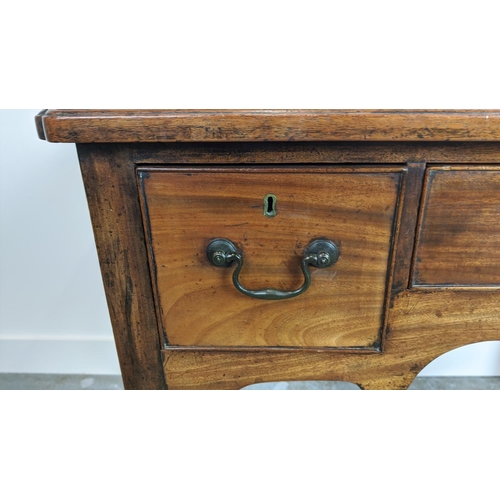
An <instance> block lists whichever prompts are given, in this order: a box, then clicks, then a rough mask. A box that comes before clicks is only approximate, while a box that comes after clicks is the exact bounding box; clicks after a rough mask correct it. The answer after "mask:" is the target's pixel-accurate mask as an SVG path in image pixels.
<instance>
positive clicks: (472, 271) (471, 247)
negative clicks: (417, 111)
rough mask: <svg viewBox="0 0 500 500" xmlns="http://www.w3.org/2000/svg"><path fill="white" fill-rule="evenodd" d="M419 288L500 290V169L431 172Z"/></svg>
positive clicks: (415, 282) (420, 251) (418, 258)
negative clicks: (495, 288) (476, 286)
mask: <svg viewBox="0 0 500 500" xmlns="http://www.w3.org/2000/svg"><path fill="white" fill-rule="evenodd" d="M413 285H414V286H428V285H429V286H453V285H454V286H474V285H490V286H500V167H487V166H484V167H481V166H477V165H475V166H471V167H436V168H431V169H429V170H428V173H427V179H426V194H425V202H424V206H423V212H422V221H421V224H420V234H419V239H418V246H417V252H416V260H415V271H414V276H413Z"/></svg>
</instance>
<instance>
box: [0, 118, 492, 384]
mask: <svg viewBox="0 0 500 500" xmlns="http://www.w3.org/2000/svg"><path fill="white" fill-rule="evenodd" d="M38 111H39V110H0V372H31V373H88V374H118V373H120V370H119V366H118V360H117V357H116V350H115V347H114V342H113V336H112V332H111V325H110V322H109V317H108V312H107V307H106V300H105V297H104V290H103V286H102V281H101V276H100V272H99V264H98V260H97V253H96V250H95V245H94V238H93V234H92V228H91V224H90V218H89V213H88V209H87V201H86V199H85V193H84V189H83V183H82V180H81V177H80V170H79V166H78V158H77V155H76V148H75V146H74V144H51V143H47V142H45V141H41V140H39V139H38V137H37V134H36V129H35V123H34V116H35V115H36V113H38ZM422 375H450V376H451V375H484V376H493V375H500V343H496V342H495V343H493V342H487V343H482V344H476V345H473V346H467V347H463V348H461V349H458V350H456V351H454V352H452V353H448V354H446V355H445V356H443V357H441V358H439V359H438V360H436V361H435V362H433V363H431V364H430V365H429V366H428V367H427V368H426V369H425V370H424V371H423V372H422Z"/></svg>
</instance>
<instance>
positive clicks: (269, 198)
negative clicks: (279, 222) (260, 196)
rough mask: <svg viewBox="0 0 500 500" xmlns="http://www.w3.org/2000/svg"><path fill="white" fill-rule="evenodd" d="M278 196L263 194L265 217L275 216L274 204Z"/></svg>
mask: <svg viewBox="0 0 500 500" xmlns="http://www.w3.org/2000/svg"><path fill="white" fill-rule="evenodd" d="M277 201H278V198H276V196H275V195H274V194H266V196H264V215H265V216H266V217H276V215H278V212H277V209H276V204H277Z"/></svg>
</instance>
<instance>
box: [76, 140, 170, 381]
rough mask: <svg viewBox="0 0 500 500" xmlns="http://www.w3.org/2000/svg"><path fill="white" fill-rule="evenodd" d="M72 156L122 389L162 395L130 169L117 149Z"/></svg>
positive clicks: (82, 149) (90, 149) (87, 149)
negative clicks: (82, 186)
mask: <svg viewBox="0 0 500 500" xmlns="http://www.w3.org/2000/svg"><path fill="white" fill-rule="evenodd" d="M78 154H79V158H80V165H81V169H82V175H83V180H84V183H85V191H86V193H87V199H88V203H89V209H90V215H91V218H92V225H93V228H94V236H95V240H96V245H97V251H98V255H99V263H100V265H101V272H102V277H103V281H104V288H105V291H106V299H107V302H108V309H109V313H110V317H111V323H112V325H113V332H114V335H115V342H116V347H117V351H118V358H119V361H120V367H121V371H122V377H123V383H124V386H125V388H128V389H164V388H165V387H166V386H165V379H164V376H163V372H162V369H161V364H160V347H161V343H160V338H159V336H158V325H157V322H156V316H155V309H154V301H153V293H152V289H151V280H150V276H149V267H148V259H147V251H146V242H145V238H144V232H143V229H142V220H141V211H140V206H139V199H138V195H137V184H136V179H135V170H134V164H133V162H131V159H130V155H129V151H127V150H124V149H123V148H120V147H118V146H101V145H94V146H92V145H79V146H78Z"/></svg>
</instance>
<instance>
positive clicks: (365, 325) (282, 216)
mask: <svg viewBox="0 0 500 500" xmlns="http://www.w3.org/2000/svg"><path fill="white" fill-rule="evenodd" d="M137 174H138V183H139V187H140V196H141V204H142V209H143V218H144V225H145V229H146V232H147V235H148V241H149V244H150V265H151V270H152V279H153V282H154V285H155V289H156V304H157V310H158V318H159V322H160V324H161V325H162V328H163V330H164V332H165V335H166V339H167V341H168V343H169V344H170V345H173V346H223V347H270V346H272V347H297V348H319V347H331V348H351V347H354V348H372V349H373V348H374V347H377V346H378V345H379V343H380V340H381V335H382V332H383V328H384V324H385V323H384V322H385V319H384V318H385V310H386V298H387V290H388V284H389V279H390V264H391V255H392V248H393V244H394V240H395V228H396V222H397V213H398V205H399V203H398V200H399V196H400V192H401V185H402V180H403V176H404V171H403V168H400V167H379V166H377V167H359V168H357V167H352V168H345V167H343V168H342V167H339V168H333V167H332V168H325V167H324V166H311V167H294V168H287V167H285V166H283V167H273V168H271V167H252V168H244V167H241V168H235V167H233V168H226V167H224V168H222V167H221V168H214V167H211V168H209V167H203V168H186V167H182V168H180V167H179V168H176V167H168V168H158V167H152V168H147V167H141V168H139V169H138V170H137ZM215 239H225V240H229V241H230V242H232V243H233V244H234V246H235V249H236V250H237V251H238V252H240V253H241V255H242V256H243V266H242V267H241V272H240V275H239V277H238V280H239V283H240V284H241V285H242V287H244V288H245V289H247V290H251V291H255V290H266V289H276V290H280V291H285V292H290V291H294V290H298V289H300V287H301V286H303V285H304V282H305V274H304V272H303V270H302V267H301V266H302V262H303V259H304V254H305V251H306V249H307V248H308V246H309V245H310V243H311V242H313V241H315V240H320V241H323V242H324V241H327V240H328V241H330V242H332V243H333V244H334V245H335V246H336V247H337V249H338V252H339V255H338V260H337V261H336V262H335V264H334V265H332V266H331V267H326V268H321V267H314V266H313V265H309V266H306V267H307V270H308V271H309V273H310V276H311V284H310V286H309V288H308V289H307V290H306V291H305V292H304V293H302V294H300V295H298V296H296V297H293V298H286V299H282V300H261V299H259V298H254V297H250V296H247V295H245V294H243V293H241V291H239V290H237V289H236V287H235V285H234V283H233V273H234V270H235V267H236V262H232V263H230V264H228V267H218V266H216V265H213V263H211V262H210V260H209V258H208V256H207V248H208V247H209V245H210V243H211V242H213V241H214V240H215ZM306 253H307V252H306Z"/></svg>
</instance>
